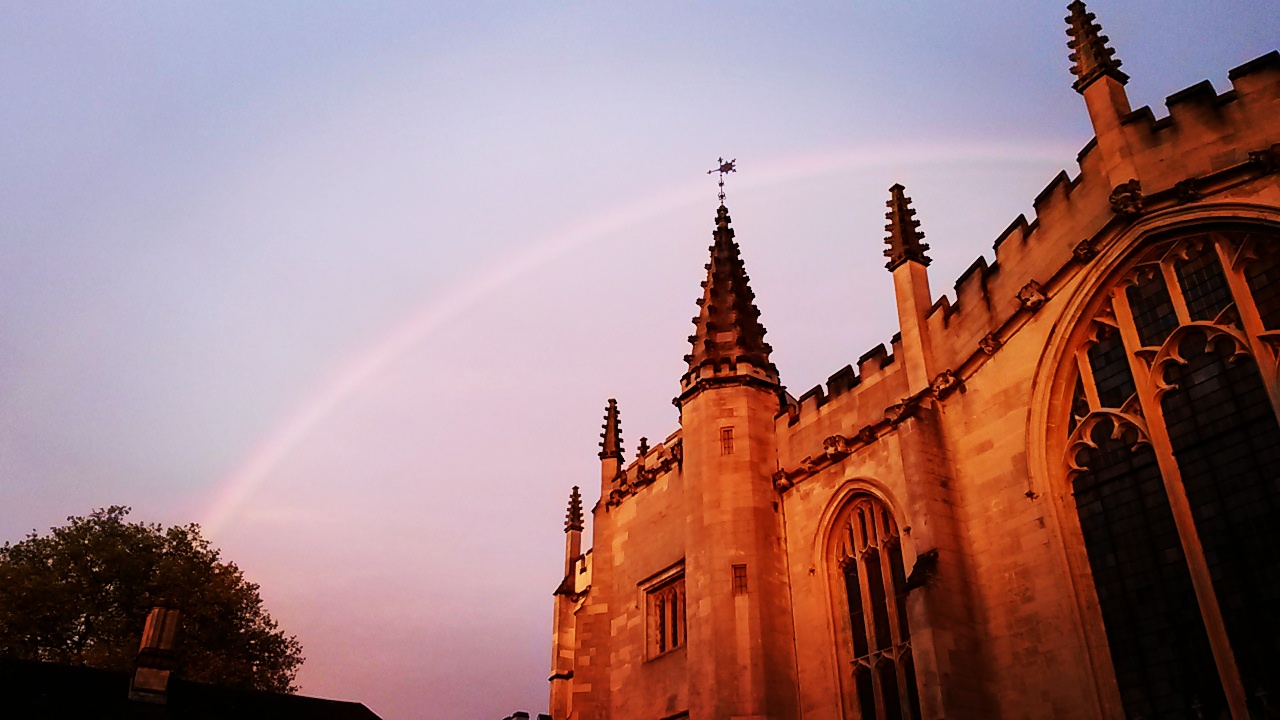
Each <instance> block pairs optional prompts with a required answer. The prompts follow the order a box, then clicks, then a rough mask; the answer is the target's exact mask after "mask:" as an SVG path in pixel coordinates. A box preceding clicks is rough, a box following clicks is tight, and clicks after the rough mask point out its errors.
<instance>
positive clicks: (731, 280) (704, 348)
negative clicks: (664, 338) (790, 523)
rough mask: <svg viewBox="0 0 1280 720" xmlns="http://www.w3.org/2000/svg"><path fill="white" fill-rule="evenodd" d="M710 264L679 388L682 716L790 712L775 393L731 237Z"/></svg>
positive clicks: (722, 223)
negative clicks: (684, 510) (685, 641)
mask: <svg viewBox="0 0 1280 720" xmlns="http://www.w3.org/2000/svg"><path fill="white" fill-rule="evenodd" d="M710 250H711V261H710V262H709V263H707V266H706V267H707V279H706V281H704V282H703V283H702V286H703V294H702V297H701V298H699V300H698V305H699V307H700V310H699V313H698V315H697V317H695V318H694V326H695V331H694V334H693V335H691V336H690V338H689V340H690V342H691V343H692V344H693V350H692V352H691V353H690V354H689V355H687V356H686V359H687V360H688V363H689V370H688V372H686V373H685V375H684V377H683V378H681V380H680V388H681V393H680V396H679V397H678V398H677V399H676V401H675V402H676V404H677V405H678V406H679V408H680V426H681V428H682V430H683V434H684V448H685V449H684V478H685V484H686V488H687V490H686V492H687V503H688V510H689V518H690V521H689V526H688V530H687V532H688V541H687V542H688V545H687V548H688V549H687V552H686V560H685V576H686V591H687V601H686V608H687V613H688V618H689V619H688V628H689V647H688V654H689V659H688V662H689V683H690V693H689V717H690V718H729V717H769V718H778V719H779V720H781V719H782V718H792V717H796V716H797V714H798V700H797V687H796V678H795V673H796V670H795V655H794V640H793V637H792V630H791V605H790V602H789V597H788V589H787V580H786V548H785V546H784V542H783V531H782V519H781V516H780V514H779V505H778V494H777V492H776V491H775V490H774V489H773V482H772V476H773V473H774V472H775V470H776V469H777V445H776V439H775V438H776V436H775V432H774V417H775V416H776V415H777V414H778V411H779V407H780V403H779V397H780V393H781V391H782V390H781V386H780V385H779V382H778V371H777V368H776V367H774V365H773V363H771V362H770V361H769V351H770V349H771V348H770V347H769V345H768V343H766V342H765V341H764V335H765V329H764V326H762V325H761V324H760V311H759V310H758V309H757V308H756V306H755V302H754V301H755V296H754V295H753V294H752V292H751V288H750V286H749V285H748V278H747V273H746V269H745V267H744V266H743V262H742V258H741V256H740V255H739V250H738V244H737V243H736V242H735V241H734V233H733V229H732V228H730V227H729V210H728V208H726V207H725V206H724V205H721V206H720V207H719V209H718V210H717V211H716V227H715V232H714V242H713V243H712V245H711V248H710Z"/></svg>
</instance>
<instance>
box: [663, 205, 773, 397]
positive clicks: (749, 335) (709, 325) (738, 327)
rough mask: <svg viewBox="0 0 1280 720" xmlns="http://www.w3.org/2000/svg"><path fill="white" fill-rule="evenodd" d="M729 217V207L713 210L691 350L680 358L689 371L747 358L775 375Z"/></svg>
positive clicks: (753, 295)
mask: <svg viewBox="0 0 1280 720" xmlns="http://www.w3.org/2000/svg"><path fill="white" fill-rule="evenodd" d="M729 222H730V218H729V209H728V208H727V207H725V206H724V204H723V203H721V204H720V207H719V208H717V210H716V229H715V231H714V233H713V234H712V237H713V238H714V242H713V243H712V245H711V247H710V250H711V262H709V263H707V265H706V269H707V279H706V280H704V281H703V282H702V288H703V292H702V297H701V298H698V307H699V308H700V310H699V312H698V316H697V317H695V318H694V319H693V325H694V333H693V334H692V335H690V336H689V342H690V343H692V344H693V352H691V353H690V354H688V355H685V356H684V359H685V361H686V362H688V363H689V371H690V372H693V371H694V370H696V369H697V368H699V367H701V366H703V365H707V364H716V363H719V362H720V361H727V362H729V363H732V364H733V365H735V366H736V364H738V363H750V364H752V365H755V366H756V367H757V368H759V369H761V370H764V371H766V372H767V373H768V374H770V375H771V376H773V377H774V378H775V379H776V377H777V368H775V367H774V365H773V363H771V362H769V353H770V351H772V350H773V348H771V347H769V344H768V343H766V342H765V341H764V335H765V329H764V326H763V325H761V324H760V310H759V309H758V308H756V306H755V294H754V293H752V292H751V287H750V285H748V280H749V279H750V278H748V276H747V271H746V267H745V266H744V265H743V264H742V257H741V255H740V254H739V251H738V243H737V242H735V241H734V239H733V228H731V227H729Z"/></svg>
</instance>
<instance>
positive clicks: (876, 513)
mask: <svg viewBox="0 0 1280 720" xmlns="http://www.w3.org/2000/svg"><path fill="white" fill-rule="evenodd" d="M842 518H843V520H842V521H841V523H840V525H839V526H838V528H839V530H838V536H837V546H836V557H837V561H838V563H839V567H840V571H841V575H842V576H843V580H844V589H845V593H844V595H845V600H846V602H847V605H846V607H847V608H848V613H849V634H850V636H851V637H850V641H849V642H850V644H851V648H849V652H848V655H849V656H850V657H851V658H852V666H853V670H852V672H853V678H852V681H853V682H852V686H853V691H854V694H855V695H856V700H855V702H856V706H857V708H858V711H859V713H860V717H861V718H862V720H899V719H902V720H917V719H918V718H919V717H920V698H919V693H918V690H917V688H916V673H915V664H914V662H913V660H912V657H911V630H910V628H909V627H908V624H907V606H906V601H907V595H906V573H905V569H904V566H903V562H902V541H901V538H900V537H899V535H898V525H897V523H895V522H894V520H893V515H892V514H891V513H890V512H889V509H888V508H887V507H885V505H884V503H882V502H880V500H878V499H876V498H875V497H872V496H870V495H858V496H856V497H855V498H854V500H853V501H852V502H851V503H850V505H849V508H848V509H847V510H846V512H845V513H844V514H843V515H842Z"/></svg>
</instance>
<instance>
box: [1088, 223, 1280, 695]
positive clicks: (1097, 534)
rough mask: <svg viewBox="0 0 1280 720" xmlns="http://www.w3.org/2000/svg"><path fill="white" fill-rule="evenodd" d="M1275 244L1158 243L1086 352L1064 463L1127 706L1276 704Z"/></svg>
mask: <svg viewBox="0 0 1280 720" xmlns="http://www.w3.org/2000/svg"><path fill="white" fill-rule="evenodd" d="M1278 250H1280V232H1277V231H1275V230H1272V229H1269V228H1232V229H1216V230H1212V231H1203V232H1191V233H1183V234H1181V235H1179V236H1167V237H1165V238H1164V239H1163V240H1161V241H1158V242H1155V243H1153V244H1151V245H1149V246H1148V247H1147V248H1146V249H1145V250H1144V251H1143V252H1142V253H1141V254H1140V255H1139V256H1138V257H1137V258H1135V260H1134V261H1133V262H1132V263H1131V264H1130V266H1129V267H1128V269H1127V270H1126V271H1125V272H1124V274H1123V275H1122V277H1121V280H1120V282H1119V283H1118V284H1117V285H1116V286H1115V287H1113V288H1112V289H1111V290H1110V291H1109V292H1107V293H1104V294H1103V296H1102V297H1101V298H1100V299H1099V300H1098V301H1097V303H1096V305H1097V308H1096V312H1095V314H1094V315H1093V317H1092V320H1091V324H1090V326H1089V327H1088V328H1087V329H1086V330H1087V331H1086V332H1085V333H1083V337H1084V340H1083V342H1082V343H1081V345H1080V346H1079V348H1078V350H1077V352H1076V355H1075V363H1076V369H1077V371H1078V372H1077V379H1076V380H1075V382H1074V384H1073V385H1072V388H1073V392H1072V397H1071V398H1070V400H1069V401H1067V402H1065V403H1064V406H1067V407H1068V409H1066V410H1064V413H1065V414H1066V415H1067V417H1065V418H1064V423H1063V425H1064V426H1065V427H1066V428H1067V434H1068V439H1067V457H1066V463H1067V467H1068V471H1067V473H1068V478H1069V480H1070V489H1071V493H1072V496H1073V499H1074V503H1075V509H1076V515H1077V518H1078V521H1079V527H1080V532H1081V535H1082V537H1083V540H1084V546H1085V554H1086V555H1087V557H1088V562H1089V567H1090V570H1091V573H1092V576H1093V582H1094V589H1095V591H1096V595H1097V599H1098V604H1099V609H1100V610H1101V615H1102V621H1103V625H1104V630H1105V634H1106V638H1107V644H1108V650H1109V652H1110V656H1111V661H1112V666H1113V668H1114V670H1115V675H1116V683H1117V685H1118V688H1119V691H1120V696H1121V702H1122V704H1123V706H1124V710H1125V713H1126V715H1127V716H1128V717H1130V718H1135V719H1136V718H1157V717H1190V718H1195V717H1205V718H1218V717H1231V713H1235V714H1236V715H1239V716H1241V717H1244V716H1246V715H1247V716H1248V717H1273V716H1274V717H1280V673H1277V672H1276V671H1275V669H1274V668H1275V658H1277V657H1280V617H1277V613H1276V612H1275V608H1277V607H1280V420H1278V413H1280V387H1278V385H1280V378H1278V377H1277V351H1278V350H1280V331H1278V329H1277V326H1280V263H1278V262H1277V261H1278V260H1280V252H1278Z"/></svg>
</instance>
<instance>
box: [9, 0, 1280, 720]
mask: <svg viewBox="0 0 1280 720" xmlns="http://www.w3.org/2000/svg"><path fill="white" fill-rule="evenodd" d="M907 5H908V4H907V3H900V2H888V1H887V0H865V1H863V2H856V3H855V2H848V3H831V2H810V3H766V2H733V3H730V2H694V3H691V2H648V3H643V4H640V3H633V4H631V7H622V4H621V3H603V2H601V3H582V2H578V3H571V2H556V3H533V2H528V3H524V2H521V3H487V2H475V1H474V0H473V1H470V2H458V3H451V2H433V3H415V2H404V3H392V2H386V3H377V4H374V3H350V2H348V3H337V2H331V3H301V2H278V3H247V2H221V3H161V2H130V3H84V4H79V3H69V2H15V3H6V4H3V5H0V541H3V540H18V539H20V538H21V537H22V535H23V534H24V533H25V532H28V531H30V530H32V529H33V528H34V529H39V530H41V531H44V530H46V529H47V528H48V527H49V526H51V525H56V524H59V523H60V522H61V521H62V520H63V519H64V518H65V517H66V516H67V515H71V514H83V513H86V512H88V511H89V510H91V509H93V508H96V507H102V506H106V505H111V504H124V505H130V506H132V507H133V508H134V513H133V517H134V518H135V519H141V520H149V521H157V522H162V523H165V524H172V523H184V522H189V521H198V522H201V523H202V524H203V525H204V527H205V531H206V535H207V536H208V537H210V538H211V539H212V540H213V542H214V544H215V545H217V546H219V547H221V548H222V550H223V552H224V555H225V557H227V558H229V559H232V560H234V561H236V562H237V563H238V564H240V566H241V567H242V568H244V570H245V572H246V574H247V575H248V577H249V578H250V579H251V580H253V581H255V582H258V583H260V584H261V586H262V594H263V596H264V598H265V600H266V603H267V607H268V608H269V610H270V611H271V612H272V614H273V615H274V616H275V617H276V618H277V619H278V620H279V621H280V622H281V624H282V626H283V627H284V628H286V629H287V630H288V631H289V632H291V633H296V634H297V635H298V636H299V639H300V640H301V641H302V643H303V645H304V647H305V650H306V655H307V658H308V660H307V663H306V665H305V666H304V669H303V671H302V673H301V675H300V678H299V679H300V682H301V684H302V686H303V692H304V693H306V694H312V695H320V696H325V697H337V698H343V699H351V700H358V701H361V702H364V703H366V704H367V705H369V706H370V707H371V708H372V709H373V710H374V711H375V712H377V713H379V714H381V715H382V716H383V717H384V718H386V719H387V720H409V719H411V718H453V717H468V718H493V719H494V720H496V719H497V718H500V717H503V716H504V715H506V714H507V713H508V712H510V711H511V710H516V709H527V710H529V711H531V712H539V711H544V710H545V708H546V693H547V684H546V677H547V675H548V672H549V669H548V668H549V660H550V649H549V648H550V644H549V641H550V636H549V633H550V624H551V591H552V590H553V589H554V588H555V586H556V584H557V582H558V581H559V579H560V578H559V574H560V572H561V570H562V553H563V534H562V521H563V513H564V507H565V501H566V497H567V494H568V490H569V487H570V486H571V485H574V484H580V485H582V486H583V490H584V494H585V495H586V499H587V503H588V505H589V504H590V503H593V502H594V501H595V499H596V496H597V495H598V477H599V474H598V460H597V459H596V455H595V454H596V452H597V447H596V443H597V440H598V438H597V433H598V430H599V425H600V417H601V414H602V411H603V408H604V404H605V401H606V399H608V398H609V397H617V398H618V400H619V403H620V406H621V409H622V418H623V429H624V438H625V439H626V440H627V454H628V457H630V456H631V455H632V454H633V453H634V448H635V441H636V440H637V439H638V438H639V437H640V436H641V435H647V436H648V437H649V438H650V439H651V440H654V441H657V440H660V439H661V438H663V437H665V436H666V435H667V434H668V433H670V432H671V431H672V430H674V429H675V427H676V425H675V423H676V411H675V408H673V407H672V405H671V402H670V400H671V398H672V397H673V396H674V395H675V394H676V392H677V385H678V383H677V381H678V379H679V376H680V374H681V373H682V371H683V369H684V368H683V364H682V362H681V356H682V355H683V354H684V353H685V352H686V351H687V343H686V341H685V337H686V336H687V335H688V333H689V331H690V329H691V327H692V326H691V324H690V318H691V317H692V316H693V314H694V312H695V310H696V307H695V305H694V299H695V298H696V297H698V296H699V294H700V293H699V288H698V282H699V281H700V280H701V279H702V276H703V274H704V271H703V269H702V264H703V263H704V262H705V257H706V252H707V245H708V244H709V243H710V238H711V230H712V226H713V223H712V220H713V217H714V209H715V205H716V200H715V192H716V188H715V182H714V177H709V176H707V175H706V174H705V171H706V170H707V169H708V168H711V167H713V166H714V165H715V161H716V158H717V156H720V155H723V156H725V157H726V158H735V157H736V158H737V159H738V163H739V173H738V174H737V175H734V176H730V178H729V180H728V194H729V199H728V205H729V207H730V210H731V211H732V215H733V219H734V226H735V228H736V229H737V234H738V239H739V241H740V242H741V244H742V247H743V256H744V259H745V261H746V264H747V268H748V270H749V271H750V273H751V277H752V284H753V288H754V289H755V291H756V294H757V296H758V304H759V306H760V308H761V312H762V319H763V321H764V324H765V325H766V327H768V328H769V331H770V334H769V339H770V341H771V342H772V344H773V346H774V348H775V353H774V360H775V362H776V363H777V365H778V367H779V369H780V371H781V373H782V379H783V381H784V382H785V383H786V384H787V385H788V387H789V388H790V389H791V391H792V393H793V394H795V395H799V394H800V393H801V392H803V391H804V390H806V389H808V388H809V387H811V386H813V385H815V384H817V383H819V382H822V381H823V380H824V379H825V378H826V377H827V376H828V375H829V374H831V373H833V372H835V371H836V370H838V369H839V368H840V367H842V366H843V365H845V364H846V363H851V362H854V361H856V358H857V357H858V356H859V355H861V354H862V353H863V352H865V351H866V350H868V349H870V348H871V347H873V346H874V345H876V344H877V343H881V342H885V343H887V342H888V339H889V336H890V335H891V334H892V333H893V332H894V331H895V329H896V318H895V316H894V311H893V307H892V305H891V304H890V301H891V298H892V284H891V281H890V276H889V274H888V273H887V272H886V271H885V270H884V268H883V263H884V258H883V257H882V256H881V250H882V247H883V245H882V238H883V235H884V231H883V224H884V219H883V213H884V212H885V209H884V201H885V199H886V198H887V195H888V192H887V188H888V187H889V185H891V184H892V183H894V182H902V183H904V184H905V185H906V186H907V191H908V194H909V195H911V196H912V197H913V198H914V201H915V207H916V208H917V210H918V212H919V219H920V220H921V221H922V228H923V230H924V231H925V233H926V234H927V236H928V241H929V242H930V243H931V244H932V245H933V251H932V253H931V254H932V255H933V257H934V260H935V262H934V263H933V265H932V266H931V267H930V272H931V276H932V280H933V286H934V293H935V295H938V294H941V293H943V292H947V291H949V290H950V289H951V285H952V283H953V282H954V279H955V278H956V277H957V276H958V275H959V274H960V273H961V272H962V271H963V270H964V269H965V268H966V267H967V266H968V265H969V264H970V263H971V262H972V261H973V260H974V259H975V258H976V257H977V256H978V255H979V254H985V255H986V256H987V257H988V258H989V259H990V257H991V243H992V241H994V239H995V238H996V236H997V235H999V233H1000V231H1001V230H1003V229H1004V228H1005V227H1006V226H1007V225H1008V224H1009V223H1010V222H1011V221H1012V220H1013V219H1014V217H1016V216H1017V214H1018V213H1020V212H1025V213H1027V214H1028V216H1029V217H1030V216H1031V213H1032V211H1031V200H1032V198H1033V197H1034V196H1035V195H1036V193H1037V192H1038V191H1039V190H1040V189H1041V188H1042V187H1043V186H1044V185H1045V184H1046V183H1047V182H1048V181H1049V180H1050V179H1051V178H1052V177H1053V176H1054V174H1056V173H1057V171H1058V170H1059V169H1062V168H1065V169H1067V170H1068V171H1069V172H1071V173H1073V174H1074V173H1075V172H1076V167H1075V161H1074V158H1075V154H1076V152H1077V151H1078V150H1079V149H1080V147H1082V146H1083V145H1084V143H1085V142H1086V141H1087V140H1088V139H1089V137H1090V135H1091V131H1090V128H1089V124H1088V118H1087V116H1086V114H1085V112H1084V105H1083V102H1082V100H1081V99H1080V98H1079V97H1078V96H1077V95H1076V94H1075V93H1074V92H1073V91H1072V90H1071V89H1070V84H1071V80H1072V78H1071V76H1070V74H1069V73H1068V61H1067V52H1068V50H1067V48H1066V45H1065V41H1066V37H1065V34H1064V28H1065V25H1064V23H1063V21H1062V18H1063V17H1064V15H1065V14H1066V12H1065V0H1063V1H1062V2H1044V1H1041V0H1037V1H1036V2H1025V0H1016V1H1014V0H1009V1H1007V2H974V1H972V0H971V1H969V2H931V3H911V4H910V6H909V7H908V6H907ZM1091 9H1092V10H1094V11H1095V12H1097V13H1098V14H1099V16H1100V20H1101V22H1102V23H1103V27H1104V28H1105V31H1106V32H1107V34H1108V35H1109V36H1110V37H1111V38H1112V44H1113V45H1114V46H1115V47H1116V48H1117V51H1118V56H1119V57H1120V58H1122V59H1123V61H1124V69H1125V70H1126V71H1127V72H1128V73H1129V74H1130V75H1131V76H1132V80H1131V82H1130V83H1129V86H1128V89H1129V95H1130V99H1131V100H1132V102H1133V105H1134V107H1139V106H1141V105H1146V104H1150V105H1153V106H1154V108H1155V109H1156V113H1157V115H1163V114H1164V113H1165V111H1164V108H1163V98H1164V97H1165V96H1166V95H1168V94H1171V93H1173V92H1175V91H1177V90H1180V89H1182V88H1184V87H1186V86H1189V85H1191V84H1193V83H1195V82H1197V81H1199V80H1201V79H1205V78H1208V79H1210V80H1212V82H1213V83H1214V85H1215V87H1217V88H1218V90H1219V91H1224V90H1226V89H1229V87H1230V86H1229V84H1228V83H1227V80H1226V73H1227V71H1228V70H1229V69H1230V68H1232V67H1234V66H1236V65H1239V64H1241V63H1243V62H1245V61H1247V60H1250V59H1252V58H1254V57H1256V56H1258V55H1261V54H1263V53H1265V52H1267V51H1269V50H1271V49H1273V48H1274V47H1275V45H1276V41H1277V39H1278V38H1280V12H1277V11H1276V6H1275V4H1274V0H1248V1H1246V0H1240V1H1238V2H1237V1H1232V2H1223V3H1214V4H1212V5H1209V4H1206V3H1202V2H1193V1H1192V0H1164V1H1161V2H1157V1H1156V0H1143V1H1134V0H1129V1H1127V2H1124V3H1120V2H1117V1H1115V0H1112V1H1111V2H1094V3H1091Z"/></svg>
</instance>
